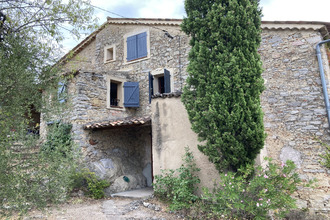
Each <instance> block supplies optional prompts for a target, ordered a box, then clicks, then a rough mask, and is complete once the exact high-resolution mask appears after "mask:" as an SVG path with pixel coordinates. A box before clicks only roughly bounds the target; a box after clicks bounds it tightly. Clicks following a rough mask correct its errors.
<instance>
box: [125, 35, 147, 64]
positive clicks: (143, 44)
mask: <svg viewBox="0 0 330 220" xmlns="http://www.w3.org/2000/svg"><path fill="white" fill-rule="evenodd" d="M126 42H127V58H126V59H127V61H132V60H136V59H139V58H143V57H146V56H148V47H147V32H143V33H141V34H137V35H133V36H130V37H128V38H127V40H126Z"/></svg>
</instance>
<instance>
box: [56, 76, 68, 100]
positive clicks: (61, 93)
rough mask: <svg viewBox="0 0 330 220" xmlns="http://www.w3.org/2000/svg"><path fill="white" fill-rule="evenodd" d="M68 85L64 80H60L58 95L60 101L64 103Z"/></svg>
mask: <svg viewBox="0 0 330 220" xmlns="http://www.w3.org/2000/svg"><path fill="white" fill-rule="evenodd" d="M65 93H66V85H65V83H64V82H61V81H60V82H58V91H57V96H58V101H59V102H60V103H63V102H65V101H66V97H65V96H66V94H65Z"/></svg>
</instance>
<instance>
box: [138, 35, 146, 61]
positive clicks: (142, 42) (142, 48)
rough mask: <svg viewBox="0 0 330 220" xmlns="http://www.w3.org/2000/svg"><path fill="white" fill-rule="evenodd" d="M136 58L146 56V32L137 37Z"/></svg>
mask: <svg viewBox="0 0 330 220" xmlns="http://www.w3.org/2000/svg"><path fill="white" fill-rule="evenodd" d="M137 48H138V49H137V58H141V57H146V56H148V49H147V32H143V33H141V34H138V35H137Z"/></svg>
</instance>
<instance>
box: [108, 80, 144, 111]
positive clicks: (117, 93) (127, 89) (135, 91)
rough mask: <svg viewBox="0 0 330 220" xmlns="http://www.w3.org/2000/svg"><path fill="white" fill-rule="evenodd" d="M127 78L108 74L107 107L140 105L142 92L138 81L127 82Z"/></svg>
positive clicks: (121, 107) (118, 107)
mask: <svg viewBox="0 0 330 220" xmlns="http://www.w3.org/2000/svg"><path fill="white" fill-rule="evenodd" d="M125 81H126V80H125V79H122V78H117V77H112V76H107V91H108V92H107V107H108V108H116V109H123V108H124V107H139V106H140V101H139V98H140V92H139V83H138V82H125Z"/></svg>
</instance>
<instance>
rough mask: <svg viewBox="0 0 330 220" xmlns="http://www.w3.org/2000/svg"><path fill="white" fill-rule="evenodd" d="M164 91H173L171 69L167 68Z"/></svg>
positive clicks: (165, 70)
mask: <svg viewBox="0 0 330 220" xmlns="http://www.w3.org/2000/svg"><path fill="white" fill-rule="evenodd" d="M164 92H165V93H170V92H171V75H170V71H168V70H167V69H164Z"/></svg>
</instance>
